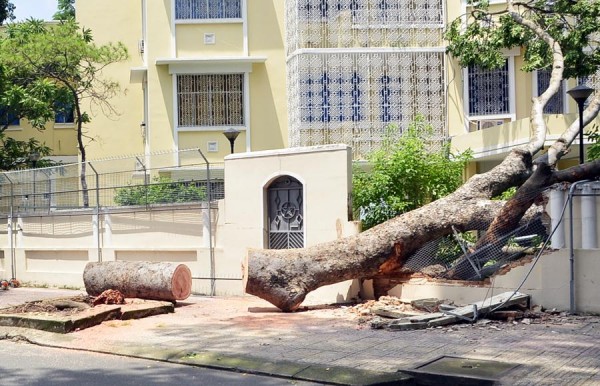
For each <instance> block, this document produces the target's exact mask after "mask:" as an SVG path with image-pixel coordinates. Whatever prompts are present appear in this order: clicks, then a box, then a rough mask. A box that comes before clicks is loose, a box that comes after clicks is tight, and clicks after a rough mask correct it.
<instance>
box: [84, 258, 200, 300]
mask: <svg viewBox="0 0 600 386" xmlns="http://www.w3.org/2000/svg"><path fill="white" fill-rule="evenodd" d="M83 282H84V284H85V290H86V291H87V293H88V294H89V295H91V296H98V295H100V294H101V293H102V292H104V291H106V290H109V289H112V290H117V291H119V292H121V293H122V294H123V295H124V296H125V297H126V298H140V299H151V300H168V301H175V300H184V299H187V298H188V297H189V296H190V294H191V292H192V274H191V272H190V269H189V268H188V267H187V266H186V265H184V264H174V263H168V262H149V261H104V262H90V263H88V264H87V265H86V266H85V269H84V271H83Z"/></svg>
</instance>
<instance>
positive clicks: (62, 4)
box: [52, 0, 75, 20]
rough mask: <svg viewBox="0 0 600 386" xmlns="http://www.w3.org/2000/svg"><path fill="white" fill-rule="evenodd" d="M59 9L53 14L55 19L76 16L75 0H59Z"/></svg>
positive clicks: (66, 18)
mask: <svg viewBox="0 0 600 386" xmlns="http://www.w3.org/2000/svg"><path fill="white" fill-rule="evenodd" d="M57 9H58V11H57V12H56V13H55V14H54V15H53V16H52V18H53V19H54V20H68V19H74V18H75V0H58V7H57Z"/></svg>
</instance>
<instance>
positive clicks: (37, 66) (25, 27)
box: [0, 18, 128, 206]
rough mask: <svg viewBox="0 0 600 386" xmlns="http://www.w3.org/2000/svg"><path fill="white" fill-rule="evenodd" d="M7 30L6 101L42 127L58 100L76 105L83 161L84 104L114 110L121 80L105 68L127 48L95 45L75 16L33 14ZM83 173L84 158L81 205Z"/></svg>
mask: <svg viewBox="0 0 600 386" xmlns="http://www.w3.org/2000/svg"><path fill="white" fill-rule="evenodd" d="M5 32H6V33H5V36H3V38H2V40H0V70H2V71H3V72H5V74H6V75H5V78H4V79H10V80H11V81H10V83H8V86H7V87H6V90H5V93H6V101H7V102H10V106H13V108H15V109H18V110H19V112H20V116H22V117H25V118H27V119H28V120H29V121H30V122H31V123H32V125H33V126H34V127H38V128H40V127H42V128H43V126H44V124H45V123H46V122H47V121H48V120H49V118H50V117H52V116H53V114H54V108H55V106H56V102H57V101H58V102H60V103H62V104H69V105H71V106H73V109H74V119H75V124H76V129H77V134H76V135H77V144H78V148H79V154H80V158H81V161H84V162H85V161H86V152H85V141H84V137H85V139H86V140H89V139H90V138H88V137H86V136H85V135H84V131H83V128H84V124H86V123H88V122H89V121H90V117H91V114H88V112H87V111H86V110H85V108H86V107H87V108H97V109H98V110H100V111H102V112H104V113H105V114H115V113H116V112H115V111H114V109H113V107H112V106H111V104H110V99H111V98H112V97H114V96H115V95H117V93H118V92H119V90H120V88H119V84H118V83H117V82H115V81H112V80H110V79H106V78H104V77H103V75H102V73H103V70H104V68H106V67H107V66H108V65H110V64H113V63H115V62H119V61H122V60H125V59H127V57H128V54H127V49H126V48H125V46H124V45H123V44H122V43H120V42H119V43H115V44H113V43H108V44H104V45H96V44H95V43H94V41H93V38H92V33H91V31H90V30H89V29H85V28H83V29H82V28H80V27H79V25H78V24H77V23H76V22H75V20H74V19H72V18H70V19H68V20H63V21H60V22H59V23H58V24H56V25H49V26H48V25H47V24H46V23H44V22H43V21H41V20H33V19H30V20H27V21H25V22H23V23H16V24H10V25H8V26H7V27H6V31H5ZM84 101H85V102H86V104H85V106H84ZM23 107H30V110H28V111H25V110H24V109H23ZM85 173H86V170H85V164H83V166H82V170H81V184H82V190H83V205H84V206H88V203H89V200H88V196H87V182H86V180H85Z"/></svg>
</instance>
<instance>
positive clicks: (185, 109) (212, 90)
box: [177, 74, 244, 127]
mask: <svg viewBox="0 0 600 386" xmlns="http://www.w3.org/2000/svg"><path fill="white" fill-rule="evenodd" d="M177 103H178V120H177V121H178V126H179V127H196V126H230V125H244V74H194V75H177Z"/></svg>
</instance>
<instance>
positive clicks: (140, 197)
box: [115, 177, 206, 206]
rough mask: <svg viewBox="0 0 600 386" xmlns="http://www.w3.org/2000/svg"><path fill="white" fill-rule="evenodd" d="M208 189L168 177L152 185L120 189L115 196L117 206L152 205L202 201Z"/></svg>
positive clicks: (159, 179) (157, 178)
mask: <svg viewBox="0 0 600 386" xmlns="http://www.w3.org/2000/svg"><path fill="white" fill-rule="evenodd" d="M205 198H206V189H204V188H203V187H198V186H196V185H194V183H193V182H185V181H172V180H171V179H169V178H166V177H156V178H154V180H153V182H152V183H151V184H147V185H133V186H126V187H123V188H119V189H117V191H116V194H115V203H116V204H117V205H123V206H126V205H151V204H167V203H177V202H191V201H202V200H203V199H205Z"/></svg>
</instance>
